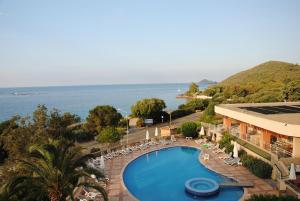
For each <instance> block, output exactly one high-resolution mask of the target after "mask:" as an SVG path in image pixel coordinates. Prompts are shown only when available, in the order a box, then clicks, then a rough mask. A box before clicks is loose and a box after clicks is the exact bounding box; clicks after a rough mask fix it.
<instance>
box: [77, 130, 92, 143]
mask: <svg viewBox="0 0 300 201" xmlns="http://www.w3.org/2000/svg"><path fill="white" fill-rule="evenodd" d="M73 137H74V140H75V141H77V142H88V141H91V140H93V139H94V135H93V134H92V133H89V132H86V131H84V130H76V131H74V132H73Z"/></svg>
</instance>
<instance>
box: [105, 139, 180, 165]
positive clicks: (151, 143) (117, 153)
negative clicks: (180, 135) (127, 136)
mask: <svg viewBox="0 0 300 201" xmlns="http://www.w3.org/2000/svg"><path fill="white" fill-rule="evenodd" d="M174 142H176V138H175V136H173V135H172V136H171V139H170V140H165V139H162V140H159V141H156V140H154V139H152V140H151V141H149V142H148V141H147V142H141V143H140V144H136V145H134V146H130V147H127V148H123V149H121V150H116V151H108V152H107V154H105V155H104V159H105V160H109V159H112V158H116V157H118V156H123V155H128V154H130V153H132V152H134V151H142V150H145V149H148V148H149V147H151V146H157V145H164V146H165V145H169V144H172V143H174Z"/></svg>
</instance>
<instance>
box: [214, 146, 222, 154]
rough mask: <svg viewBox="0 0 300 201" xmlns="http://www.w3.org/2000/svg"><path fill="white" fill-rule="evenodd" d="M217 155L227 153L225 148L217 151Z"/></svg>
mask: <svg viewBox="0 0 300 201" xmlns="http://www.w3.org/2000/svg"><path fill="white" fill-rule="evenodd" d="M213 152H214V153H215V154H220V153H225V147H223V149H217V150H216V151H213Z"/></svg>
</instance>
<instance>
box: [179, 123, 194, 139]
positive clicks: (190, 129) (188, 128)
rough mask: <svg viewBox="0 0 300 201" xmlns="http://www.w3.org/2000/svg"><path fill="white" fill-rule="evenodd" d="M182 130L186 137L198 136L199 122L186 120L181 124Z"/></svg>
mask: <svg viewBox="0 0 300 201" xmlns="http://www.w3.org/2000/svg"><path fill="white" fill-rule="evenodd" d="M181 132H182V134H183V135H184V136H185V137H193V138H194V137H197V136H198V133H197V124H196V123H195V122H186V123H183V124H182V125H181Z"/></svg>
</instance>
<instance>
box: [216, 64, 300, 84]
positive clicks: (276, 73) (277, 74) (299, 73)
mask: <svg viewBox="0 0 300 201" xmlns="http://www.w3.org/2000/svg"><path fill="white" fill-rule="evenodd" d="M289 80H300V65H296V64H291V63H286V62H281V61H269V62H265V63H262V64H260V65H258V66H255V67H253V68H251V69H249V70H245V71H242V72H239V73H237V74H235V75H232V76H230V77H229V78H227V79H225V80H223V81H222V82H220V85H247V84H249V83H253V84H262V85H266V86H267V85H269V84H270V83H278V84H279V85H281V84H282V83H283V82H286V81H289Z"/></svg>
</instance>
